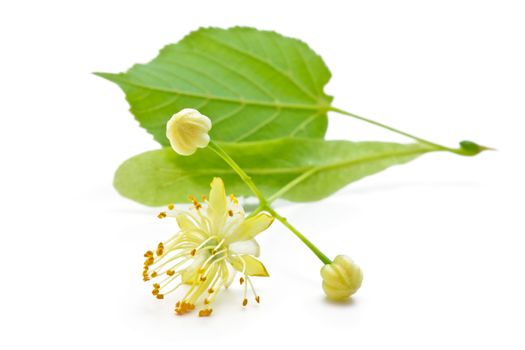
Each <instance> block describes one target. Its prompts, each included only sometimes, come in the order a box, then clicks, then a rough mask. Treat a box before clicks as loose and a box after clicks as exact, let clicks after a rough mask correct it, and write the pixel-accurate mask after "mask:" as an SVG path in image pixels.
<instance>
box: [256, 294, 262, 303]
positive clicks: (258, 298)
mask: <svg viewBox="0 0 525 350" xmlns="http://www.w3.org/2000/svg"><path fill="white" fill-rule="evenodd" d="M255 301H256V302H257V304H260V303H261V297H259V296H256V297H255Z"/></svg>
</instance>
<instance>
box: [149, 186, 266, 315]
mask: <svg viewBox="0 0 525 350" xmlns="http://www.w3.org/2000/svg"><path fill="white" fill-rule="evenodd" d="M190 199H191V200H192V202H193V207H192V208H191V209H190V210H189V211H174V210H173V205H169V206H168V209H170V212H168V213H167V212H162V213H160V214H159V218H164V217H168V216H169V217H174V218H175V219H176V220H177V223H178V225H179V228H180V231H179V232H178V233H177V234H175V235H174V236H173V237H171V238H170V239H168V240H167V241H165V242H162V243H159V244H158V246H157V249H156V251H155V252H153V251H151V250H150V251H147V252H146V253H145V254H144V256H145V258H146V261H145V262H144V272H143V277H144V281H148V280H150V279H158V282H156V283H154V284H153V291H152V293H153V295H154V296H156V297H157V299H164V297H165V296H166V295H168V294H171V293H173V292H174V291H175V290H177V289H178V288H179V287H181V286H182V285H188V286H189V289H188V290H187V291H186V294H185V295H184V297H183V298H182V299H181V300H180V301H178V302H177V304H176V307H175V312H176V313H177V314H178V315H182V314H185V313H187V312H189V311H191V310H193V309H195V305H197V304H198V303H201V302H202V304H203V305H204V307H203V308H202V309H201V310H200V311H199V316H209V315H210V314H211V312H212V308H211V304H212V303H213V302H214V301H215V298H216V297H217V295H218V294H219V292H220V291H221V290H222V289H224V288H228V287H229V286H230V284H231V283H232V281H233V279H234V277H235V274H236V272H240V273H241V274H242V277H241V278H240V283H241V285H242V284H244V297H243V301H242V305H243V306H246V304H247V303H248V299H247V292H248V285H249V288H250V289H251V291H252V293H253V296H254V298H255V301H256V302H257V303H259V302H260V298H259V296H258V295H257V293H256V292H255V288H254V286H253V283H252V281H251V279H250V276H268V272H267V271H266V268H265V267H264V265H263V264H262V263H261V262H260V261H259V260H257V259H256V258H255V256H259V245H258V244H257V242H256V241H255V239H254V237H255V236H256V235H258V234H259V233H261V232H262V231H264V230H266V229H267V228H268V227H269V226H270V225H271V223H272V222H273V217H272V216H270V215H268V214H266V213H259V214H257V215H255V216H253V217H250V218H247V219H245V214H244V210H243V208H242V206H240V205H239V203H238V201H237V199H236V198H235V197H234V196H233V195H230V196H229V198H226V194H225V190H224V183H223V182H222V180H221V179H220V178H214V179H213V181H212V183H211V191H210V196H209V200H206V198H205V197H203V201H204V203H203V204H204V206H203V205H202V204H201V203H199V202H198V201H197V200H196V199H195V198H194V197H190Z"/></svg>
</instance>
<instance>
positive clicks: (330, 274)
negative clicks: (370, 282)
mask: <svg viewBox="0 0 525 350" xmlns="http://www.w3.org/2000/svg"><path fill="white" fill-rule="evenodd" d="M321 276H322V277H323V290H324V292H325V294H326V296H327V297H328V298H329V299H332V300H344V299H346V298H348V297H350V296H351V295H352V294H354V293H355V292H357V290H358V289H359V287H361V282H362V281H363V273H362V272H361V269H360V268H359V266H357V265H356V264H355V263H354V262H353V261H352V259H350V258H349V257H348V256H346V255H338V256H337V257H336V258H335V259H334V261H333V262H332V263H331V264H326V265H325V266H323V267H322V268H321Z"/></svg>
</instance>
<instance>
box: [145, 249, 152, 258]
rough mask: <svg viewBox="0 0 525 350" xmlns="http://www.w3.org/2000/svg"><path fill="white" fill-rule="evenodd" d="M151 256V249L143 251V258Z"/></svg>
mask: <svg viewBox="0 0 525 350" xmlns="http://www.w3.org/2000/svg"><path fill="white" fill-rule="evenodd" d="M152 256H153V252H152V251H151V250H148V251H147V252H145V253H144V257H145V258H151V257H152Z"/></svg>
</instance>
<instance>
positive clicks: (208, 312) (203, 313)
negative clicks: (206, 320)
mask: <svg viewBox="0 0 525 350" xmlns="http://www.w3.org/2000/svg"><path fill="white" fill-rule="evenodd" d="M212 311H213V310H212V309H204V310H200V311H199V317H207V316H210V315H211V312H212Z"/></svg>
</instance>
